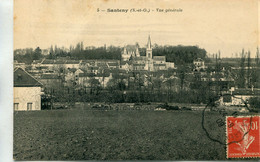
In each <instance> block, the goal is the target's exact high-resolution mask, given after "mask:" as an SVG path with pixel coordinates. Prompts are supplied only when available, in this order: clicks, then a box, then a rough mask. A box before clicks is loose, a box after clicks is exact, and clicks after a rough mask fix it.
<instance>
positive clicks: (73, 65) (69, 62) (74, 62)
mask: <svg viewBox="0 0 260 162" xmlns="http://www.w3.org/2000/svg"><path fill="white" fill-rule="evenodd" d="M80 62H81V61H79V60H67V61H66V62H65V64H64V66H65V68H66V69H68V68H76V69H78V68H79V65H80Z"/></svg>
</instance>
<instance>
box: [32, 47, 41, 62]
mask: <svg viewBox="0 0 260 162" xmlns="http://www.w3.org/2000/svg"><path fill="white" fill-rule="evenodd" d="M41 55H42V50H41V49H40V47H37V48H36V49H35V50H34V52H33V59H34V60H39V59H40V58H41Z"/></svg>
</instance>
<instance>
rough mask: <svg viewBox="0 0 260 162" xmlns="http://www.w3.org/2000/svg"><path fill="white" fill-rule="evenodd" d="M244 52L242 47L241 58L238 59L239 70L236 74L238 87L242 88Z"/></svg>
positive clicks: (243, 81)
mask: <svg viewBox="0 0 260 162" xmlns="http://www.w3.org/2000/svg"><path fill="white" fill-rule="evenodd" d="M245 59H246V57H245V53H244V49H243V50H242V53H241V60H240V71H239V74H238V87H240V88H244V87H245Z"/></svg>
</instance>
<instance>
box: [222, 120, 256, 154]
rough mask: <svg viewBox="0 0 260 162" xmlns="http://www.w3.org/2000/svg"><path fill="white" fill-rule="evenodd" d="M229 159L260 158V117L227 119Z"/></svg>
mask: <svg viewBox="0 0 260 162" xmlns="http://www.w3.org/2000/svg"><path fill="white" fill-rule="evenodd" d="M226 123H227V124H226V133H227V158H249V157H260V140H259V136H260V129H259V127H260V125H259V123H260V116H238V117H233V116H228V117H227V118H226Z"/></svg>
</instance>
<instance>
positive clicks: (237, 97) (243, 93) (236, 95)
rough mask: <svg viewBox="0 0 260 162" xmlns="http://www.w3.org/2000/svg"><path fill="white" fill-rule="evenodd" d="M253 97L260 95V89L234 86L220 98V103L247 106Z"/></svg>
mask: <svg viewBox="0 0 260 162" xmlns="http://www.w3.org/2000/svg"><path fill="white" fill-rule="evenodd" d="M251 97H260V89H247V88H238V89H235V88H234V87H232V88H231V89H230V90H229V92H228V93H227V94H225V95H223V97H221V98H220V104H222V105H226V106H230V105H233V106H245V102H246V103H248V101H249V99H250V98H251Z"/></svg>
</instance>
